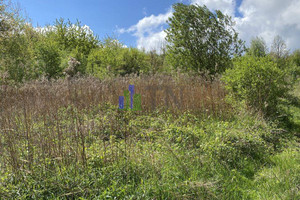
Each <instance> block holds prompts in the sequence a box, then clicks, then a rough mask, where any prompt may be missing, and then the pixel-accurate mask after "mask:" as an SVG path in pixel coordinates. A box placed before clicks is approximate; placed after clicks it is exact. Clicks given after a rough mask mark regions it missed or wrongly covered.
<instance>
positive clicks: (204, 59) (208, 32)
mask: <svg viewBox="0 0 300 200" xmlns="http://www.w3.org/2000/svg"><path fill="white" fill-rule="evenodd" d="M173 8H174V10H175V12H174V14H173V16H172V17H171V18H169V20H168V24H169V28H168V29H167V30H166V33H167V37H166V39H167V42H168V45H167V48H168V60H169V62H171V64H172V65H173V66H174V67H175V68H182V69H184V70H191V69H192V70H194V71H208V72H209V73H210V74H216V73H220V72H223V71H225V69H226V68H227V67H229V66H231V64H232V62H231V59H232V57H233V56H234V55H241V53H242V52H243V51H244V42H243V41H242V40H240V39H238V33H237V32H236V31H235V30H234V28H233V26H234V22H233V21H232V20H231V17H229V16H227V15H224V14H223V13H222V12H221V11H219V10H216V11H215V12H211V11H210V10H209V9H208V8H207V7H206V6H199V5H184V4H182V3H178V4H175V5H174V6H173Z"/></svg>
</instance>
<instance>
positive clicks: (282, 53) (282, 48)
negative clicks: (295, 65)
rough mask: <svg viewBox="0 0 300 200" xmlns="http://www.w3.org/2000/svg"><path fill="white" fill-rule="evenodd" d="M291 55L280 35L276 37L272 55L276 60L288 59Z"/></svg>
mask: <svg viewBox="0 0 300 200" xmlns="http://www.w3.org/2000/svg"><path fill="white" fill-rule="evenodd" d="M288 54H289V51H288V49H287V46H286V43H285V41H284V40H283V39H282V37H280V36H279V35H277V36H275V38H274V40H273V44H272V47H271V55H272V56H273V57H275V58H276V59H281V58H286V57H287V56H288Z"/></svg>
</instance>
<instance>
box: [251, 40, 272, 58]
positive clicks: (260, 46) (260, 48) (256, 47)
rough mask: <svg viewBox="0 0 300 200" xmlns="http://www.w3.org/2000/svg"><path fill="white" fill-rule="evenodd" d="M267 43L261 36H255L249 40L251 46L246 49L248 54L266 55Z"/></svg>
mask: <svg viewBox="0 0 300 200" xmlns="http://www.w3.org/2000/svg"><path fill="white" fill-rule="evenodd" d="M267 51H268V48H267V45H266V42H265V41H264V39H263V38H261V37H256V38H254V39H252V40H251V46H250V48H249V50H248V54H249V55H251V56H256V57H264V56H266V55H267Z"/></svg>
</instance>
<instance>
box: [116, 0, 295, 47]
mask: <svg viewBox="0 0 300 200" xmlns="http://www.w3.org/2000/svg"><path fill="white" fill-rule="evenodd" d="M190 4H198V5H201V6H202V5H206V6H207V7H208V8H209V9H210V10H221V11H222V12H223V13H226V14H228V15H231V16H232V17H233V20H234V21H235V22H236V26H235V28H236V30H237V31H238V32H239V33H240V38H241V39H243V40H245V41H246V44H249V43H250V41H251V39H252V38H253V37H256V36H261V37H263V38H264V39H265V41H266V43H267V45H268V46H269V47H270V46H271V43H272V41H273V38H274V37H275V36H276V35H280V36H282V37H283V39H285V41H286V43H287V45H288V48H290V49H291V50H294V49H296V48H300V0H284V1H282V0H270V1H267V0H243V1H242V3H241V5H240V6H239V8H237V9H236V1H235V0H190ZM236 10H238V11H239V13H240V14H241V15H242V16H241V17H236V15H237V13H235V11H236ZM171 16H172V10H171V9H170V10H168V11H167V12H166V13H164V14H160V15H157V16H155V15H151V16H148V17H144V18H143V19H141V20H139V21H138V22H137V24H135V25H133V26H131V27H129V28H128V29H119V33H125V32H126V33H132V34H133V35H134V36H136V37H137V47H138V48H144V49H145V50H152V49H153V48H154V49H157V48H159V47H160V45H161V43H162V41H164V38H165V36H166V34H165V33H164V32H163V27H164V25H166V21H167V19H168V18H169V17H171Z"/></svg>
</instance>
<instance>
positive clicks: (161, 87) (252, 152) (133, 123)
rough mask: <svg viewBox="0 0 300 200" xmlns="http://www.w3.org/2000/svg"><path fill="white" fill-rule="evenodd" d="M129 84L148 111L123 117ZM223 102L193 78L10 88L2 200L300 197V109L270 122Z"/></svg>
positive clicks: (1, 146)
mask: <svg viewBox="0 0 300 200" xmlns="http://www.w3.org/2000/svg"><path fill="white" fill-rule="evenodd" d="M129 84H134V85H135V87H136V93H139V94H141V96H142V111H135V112H132V111H122V110H118V96H121V95H123V91H124V90H126V89H127V88H128V85H129ZM296 91H297V90H296ZM296 93H297V92H296ZM225 94H226V92H225V90H224V89H223V85H222V84H221V82H219V81H214V82H209V81H204V80H203V79H201V78H199V77H193V76H185V75H178V76H173V77H171V76H167V75H156V76H139V77H132V76H131V77H123V78H113V79H107V80H104V81H100V80H96V79H93V78H83V79H73V80H57V81H55V82H48V81H46V82H42V81H39V82H32V83H27V84H25V85H22V86H20V87H12V86H4V85H2V86H1V89H0V95H1V99H0V108H1V110H0V179H1V181H0V199H79V198H80V199H270V200H271V199H272V200H273V199H295V200H296V199H300V152H299V130H300V129H299V128H298V126H297V124H300V115H299V113H300V109H299V108H298V106H297V104H293V105H288V106H285V105H283V107H284V108H286V110H287V111H286V112H288V114H290V115H288V119H289V120H290V122H289V123H287V122H284V121H282V122H281V123H275V122H274V123H271V122H268V121H266V120H264V119H263V118H262V117H260V116H258V115H255V114H252V113H250V112H247V111H245V110H242V111H239V110H237V109H233V108H232V107H231V106H230V105H228V104H227V103H226V100H225ZM295 101H297V97H295ZM279 124H281V125H280V126H279ZM282 124H285V126H282ZM283 127H284V128H283Z"/></svg>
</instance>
